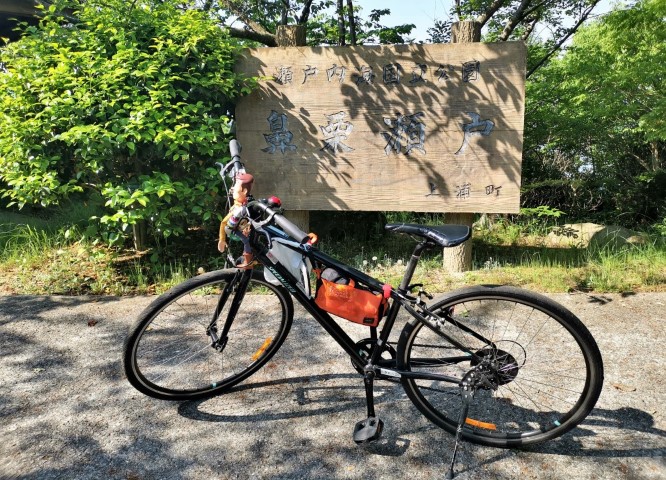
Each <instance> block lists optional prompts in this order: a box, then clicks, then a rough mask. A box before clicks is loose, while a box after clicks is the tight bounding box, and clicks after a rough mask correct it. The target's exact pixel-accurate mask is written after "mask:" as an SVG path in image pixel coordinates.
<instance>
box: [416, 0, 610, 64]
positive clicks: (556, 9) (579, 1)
mask: <svg viewBox="0 0 666 480" xmlns="http://www.w3.org/2000/svg"><path fill="white" fill-rule="evenodd" d="M599 2H600V0H456V2H455V4H454V6H453V7H452V9H451V12H450V13H451V15H452V16H453V17H456V18H458V19H459V20H471V21H474V22H476V23H477V24H478V28H479V29H483V31H484V41H491V42H495V41H499V42H504V41H508V40H523V41H530V43H531V44H532V43H535V44H536V45H535V46H536V48H535V49H534V50H535V51H534V52H533V53H532V54H531V55H530V58H529V63H528V72H527V76H528V77H529V76H530V75H532V74H533V73H534V72H535V71H536V70H537V69H538V68H539V67H541V66H542V65H543V64H545V63H546V62H547V61H548V59H550V58H551V57H552V56H553V55H554V54H555V53H557V52H558V51H559V50H560V49H561V48H562V46H563V45H564V44H565V42H566V41H567V40H569V39H570V38H571V36H572V35H573V34H574V33H575V32H576V31H577V30H578V28H580V26H581V25H583V24H584V23H585V22H586V21H587V20H588V19H589V18H590V16H591V14H592V12H593V10H594V8H595V7H596V6H597V4H598V3H599ZM537 26H540V27H541V28H539V29H537ZM537 30H548V31H549V32H551V35H550V36H549V38H547V39H546V40H545V41H542V40H539V39H535V32H537ZM428 35H429V41H430V42H433V43H443V42H448V41H449V39H450V37H451V22H450V21H442V20H436V21H435V24H434V25H433V27H431V28H429V29H428ZM536 52H538V53H539V55H536V54H535V53H536Z"/></svg>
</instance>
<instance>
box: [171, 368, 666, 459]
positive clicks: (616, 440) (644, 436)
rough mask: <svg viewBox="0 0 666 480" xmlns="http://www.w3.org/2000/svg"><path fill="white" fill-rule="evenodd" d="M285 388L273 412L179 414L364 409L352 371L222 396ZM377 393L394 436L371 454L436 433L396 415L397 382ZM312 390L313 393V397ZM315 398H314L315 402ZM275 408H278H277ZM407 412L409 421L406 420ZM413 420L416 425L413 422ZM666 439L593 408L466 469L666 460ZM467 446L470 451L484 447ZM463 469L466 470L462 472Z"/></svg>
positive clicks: (640, 418)
mask: <svg viewBox="0 0 666 480" xmlns="http://www.w3.org/2000/svg"><path fill="white" fill-rule="evenodd" d="M345 380H352V381H358V383H357V384H353V383H351V382H348V381H345ZM332 381H344V383H342V384H337V385H325V384H326V383H327V382H332ZM284 386H291V387H292V392H293V393H292V395H293V396H294V397H295V401H294V398H292V402H291V403H290V404H289V403H287V404H286V405H285V404H282V403H279V402H277V403H272V402H271V405H270V406H271V411H269V412H266V411H261V412H257V413H238V414H235V413H231V414H228V413H215V412H211V411H206V410H204V408H205V406H206V403H207V402H209V401H210V400H211V399H204V400H198V401H188V402H183V403H181V404H180V405H179V406H178V413H179V414H180V415H181V416H183V417H186V418H189V419H191V420H197V421H205V422H221V423H248V424H251V423H253V422H266V421H278V420H285V419H298V418H306V417H312V416H322V415H334V414H339V413H343V412H350V411H352V410H355V409H357V410H364V409H365V395H364V387H363V384H362V380H361V377H360V376H359V375H356V374H351V373H350V374H322V375H313V376H298V377H289V378H284V379H275V380H269V381H261V382H254V383H249V384H244V385H241V386H237V387H235V388H233V389H232V390H230V391H229V392H228V393H227V394H225V396H227V395H234V394H242V393H244V392H245V393H247V392H255V393H257V394H258V395H257V398H259V399H262V398H270V394H262V392H264V391H265V390H266V389H270V388H274V387H278V388H280V387H284ZM376 389H377V393H378V394H377V395H376V397H375V404H376V406H377V407H378V408H377V410H378V414H379V415H380V416H381V417H387V416H391V417H394V418H393V419H392V420H391V423H392V424H393V426H394V428H393V429H392V432H386V430H385V432H384V435H383V436H382V438H381V439H380V440H378V441H377V442H373V443H370V444H366V445H364V446H363V448H364V449H365V450H367V451H368V452H369V453H371V454H375V455H384V456H401V455H404V454H405V453H406V452H407V450H408V449H409V448H410V440H409V438H407V437H408V436H410V435H413V434H418V433H422V432H423V431H427V430H438V427H436V426H434V425H432V424H430V423H426V424H425V425H424V423H423V422H419V421H418V420H417V419H418V418H419V417H420V413H419V412H417V411H416V410H415V408H410V410H409V411H407V410H406V409H403V410H401V411H397V410H400V409H398V408H397V407H396V402H398V403H401V404H405V403H406V404H409V405H410V407H411V403H410V402H409V400H408V399H407V397H406V394H405V393H404V391H403V390H402V388H401V386H400V385H399V384H393V383H388V382H378V384H377V387H376ZM314 392H316V395H315V394H314ZM264 393H265V392H264ZM313 397H316V398H314V399H313ZM294 404H297V405H298V407H295V406H293V405H294ZM382 404H387V405H390V408H388V407H387V408H384V409H382V408H381V405H382ZM255 405H256V403H255ZM275 405H278V409H277V410H276V409H275ZM280 406H281V407H280ZM301 407H308V408H301ZM405 414H407V415H408V416H409V418H405V416H404V415H405ZM412 417H413V418H414V421H411V420H412ZM424 421H425V420H424ZM387 433H388V434H387ZM444 436H445V437H446V438H449V440H450V442H451V447H453V437H452V436H449V435H448V434H444ZM664 439H666V430H663V429H660V428H658V427H657V426H656V425H655V418H654V416H653V415H651V414H650V413H648V412H645V411H643V410H640V409H637V408H633V407H621V408H618V409H615V410H612V409H604V408H595V409H593V410H592V412H591V413H590V415H589V416H588V417H587V419H586V420H585V421H584V422H583V423H582V424H581V425H579V426H577V427H576V428H575V429H573V430H572V431H570V432H567V433H566V434H564V435H563V436H562V437H559V438H557V439H554V440H551V441H548V442H546V443H543V444H539V445H534V446H527V447H523V448H519V449H513V450H502V451H500V452H499V453H497V454H491V455H490V456H489V457H488V456H486V455H487V454H486V455H483V456H484V457H485V458H484V459H478V463H476V464H475V465H474V466H473V467H472V466H470V467H469V468H468V469H469V470H476V469H477V468H478V467H482V466H485V465H489V464H492V463H494V462H497V461H501V460H503V459H505V458H507V457H509V456H512V455H513V453H512V452H515V451H520V452H525V453H535V454H546V455H565V456H571V457H588V458H607V459H610V458H623V457H625V458H626V457H632V458H645V457H660V456H661V457H663V456H666V441H665V440H664ZM468 445H469V444H468ZM471 447H472V448H474V449H476V448H482V447H477V446H471ZM467 448H470V447H467ZM494 451H496V450H495V449H488V452H494ZM462 471H465V469H463V470H462Z"/></svg>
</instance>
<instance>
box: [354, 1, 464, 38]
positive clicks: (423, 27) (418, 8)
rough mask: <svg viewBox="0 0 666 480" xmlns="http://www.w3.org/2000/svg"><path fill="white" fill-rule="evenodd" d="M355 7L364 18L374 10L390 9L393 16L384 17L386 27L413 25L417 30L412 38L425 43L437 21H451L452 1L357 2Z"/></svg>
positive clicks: (413, 32)
mask: <svg viewBox="0 0 666 480" xmlns="http://www.w3.org/2000/svg"><path fill="white" fill-rule="evenodd" d="M354 4H355V5H359V6H360V7H361V8H362V9H363V11H362V12H361V14H362V16H364V17H367V15H368V14H369V13H370V12H371V11H372V10H379V9H382V8H388V9H389V10H391V15H387V16H385V17H382V23H383V24H384V25H390V26H394V25H401V24H403V23H413V24H414V25H416V28H415V29H414V30H412V35H411V36H412V37H413V38H414V39H415V40H416V41H425V40H426V38H428V33H427V30H428V29H429V28H431V27H432V26H433V25H434V23H435V20H447V19H449V10H451V5H452V4H453V1H452V0H357V1H356V2H355V3H354Z"/></svg>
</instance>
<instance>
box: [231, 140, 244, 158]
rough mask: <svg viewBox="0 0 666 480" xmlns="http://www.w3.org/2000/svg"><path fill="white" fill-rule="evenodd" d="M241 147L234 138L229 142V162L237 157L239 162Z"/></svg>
mask: <svg viewBox="0 0 666 480" xmlns="http://www.w3.org/2000/svg"><path fill="white" fill-rule="evenodd" d="M240 152H241V145H240V143H238V140H236V139H235V138H234V139H233V140H231V141H230V142H229V153H230V154H231V160H232V161H233V160H234V159H235V157H238V159H239V160H240Z"/></svg>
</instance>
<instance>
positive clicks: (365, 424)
mask: <svg viewBox="0 0 666 480" xmlns="http://www.w3.org/2000/svg"><path fill="white" fill-rule="evenodd" d="M383 429H384V422H382V421H381V419H380V418H378V417H368V418H366V419H365V420H361V421H360V422H357V423H356V425H355V426H354V441H355V442H356V443H368V442H373V441H375V440H377V439H378V438H379V437H381V435H382V430H383Z"/></svg>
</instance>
